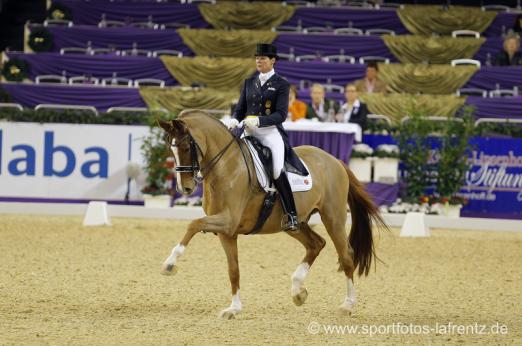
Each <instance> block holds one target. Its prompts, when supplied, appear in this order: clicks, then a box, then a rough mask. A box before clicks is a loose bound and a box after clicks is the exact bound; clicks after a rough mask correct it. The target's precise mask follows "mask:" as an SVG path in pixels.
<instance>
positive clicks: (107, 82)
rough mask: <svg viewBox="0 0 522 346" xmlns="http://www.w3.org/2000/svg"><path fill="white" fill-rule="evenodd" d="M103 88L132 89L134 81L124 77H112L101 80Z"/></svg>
mask: <svg viewBox="0 0 522 346" xmlns="http://www.w3.org/2000/svg"><path fill="white" fill-rule="evenodd" d="M101 85H102V86H127V87H129V88H130V87H132V86H133V83H132V80H131V79H129V78H123V77H112V78H103V79H102V80H101Z"/></svg>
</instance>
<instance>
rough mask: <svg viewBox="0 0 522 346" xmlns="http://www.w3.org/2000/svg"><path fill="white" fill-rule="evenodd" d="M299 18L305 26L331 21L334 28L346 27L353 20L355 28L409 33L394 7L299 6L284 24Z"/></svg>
mask: <svg viewBox="0 0 522 346" xmlns="http://www.w3.org/2000/svg"><path fill="white" fill-rule="evenodd" d="M299 20H301V22H302V26H303V27H310V26H326V23H330V24H331V26H332V27H334V28H346V27H348V24H349V22H352V26H353V27H354V28H357V29H362V30H367V29H376V28H379V29H390V30H394V31H395V33H396V34H407V33H408V31H407V30H406V28H405V27H404V25H402V22H401V20H400V19H399V16H397V12H396V11H395V10H394V9H380V10H369V9H354V8H345V7H344V8H343V7H340V8H333V7H331V8H325V7H319V8H313V7H299V8H297V9H296V10H295V13H294V15H293V16H292V18H290V20H288V21H287V22H285V23H284V24H283V25H294V26H295V25H297V23H298V21H299Z"/></svg>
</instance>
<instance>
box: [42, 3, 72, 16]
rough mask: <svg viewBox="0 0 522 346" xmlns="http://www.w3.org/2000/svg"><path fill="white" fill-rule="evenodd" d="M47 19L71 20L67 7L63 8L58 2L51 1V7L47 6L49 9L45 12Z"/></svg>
mask: <svg viewBox="0 0 522 346" xmlns="http://www.w3.org/2000/svg"><path fill="white" fill-rule="evenodd" d="M47 18H49V19H61V20H72V13H71V10H70V9H69V7H67V6H65V5H64V4H62V3H60V2H56V1H53V3H52V4H51V6H49V9H48V10H47Z"/></svg>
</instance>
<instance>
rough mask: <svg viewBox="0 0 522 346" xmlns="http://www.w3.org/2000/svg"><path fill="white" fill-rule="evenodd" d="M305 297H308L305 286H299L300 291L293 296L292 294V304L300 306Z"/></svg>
mask: <svg viewBox="0 0 522 346" xmlns="http://www.w3.org/2000/svg"><path fill="white" fill-rule="evenodd" d="M306 298H308V291H307V290H306V288H301V292H299V293H298V294H296V295H295V296H292V300H293V301H294V304H295V305H297V306H301V305H303V304H304V302H306Z"/></svg>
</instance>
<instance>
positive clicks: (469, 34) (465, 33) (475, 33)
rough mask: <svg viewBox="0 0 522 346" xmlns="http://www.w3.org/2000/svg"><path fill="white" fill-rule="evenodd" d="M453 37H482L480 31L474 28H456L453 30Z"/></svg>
mask: <svg viewBox="0 0 522 346" xmlns="http://www.w3.org/2000/svg"><path fill="white" fill-rule="evenodd" d="M451 37H453V38H456V37H475V38H480V32H478V31H474V30H454V31H452V32H451Z"/></svg>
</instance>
